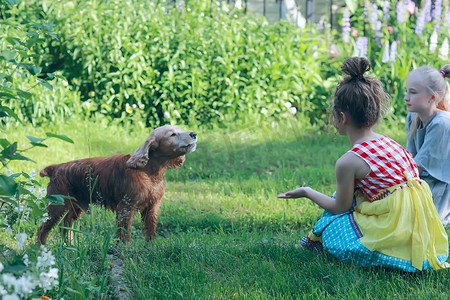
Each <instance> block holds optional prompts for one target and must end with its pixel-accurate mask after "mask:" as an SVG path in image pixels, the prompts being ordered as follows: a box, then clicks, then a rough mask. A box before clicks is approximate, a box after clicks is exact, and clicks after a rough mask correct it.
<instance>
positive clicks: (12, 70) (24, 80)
mask: <svg viewBox="0 0 450 300" xmlns="http://www.w3.org/2000/svg"><path fill="white" fill-rule="evenodd" d="M11 4H13V5H11ZM16 4H17V1H0V10H1V11H2V16H1V17H0V26H1V28H2V32H1V34H0V82H1V84H0V98H1V99H2V103H1V104H0V117H5V116H10V117H13V118H12V119H11V118H10V119H3V120H2V121H3V122H5V123H11V122H12V121H13V120H14V122H20V121H19V120H23V121H28V122H32V123H33V124H37V123H40V122H43V121H45V122H48V121H56V120H61V119H63V118H64V117H67V116H73V114H74V112H77V111H79V110H80V109H81V108H80V104H81V103H80V100H79V93H77V92H72V91H71V88H70V87H68V85H67V81H66V80H65V79H64V77H62V76H61V75H60V74H59V73H58V72H45V71H43V70H42V69H41V68H40V67H38V66H37V65H39V64H40V61H41V56H42V55H43V53H44V50H45V42H46V41H47V40H53V39H54V38H56V36H55V34H54V33H53V32H52V28H53V25H51V24H46V23H42V22H41V20H39V18H38V17H39V14H37V13H35V14H33V12H36V10H34V9H33V6H31V9H30V10H26V9H25V7H24V5H25V4H22V3H21V4H20V5H16ZM27 5H28V4H27ZM34 21H35V23H34ZM50 82H52V84H50ZM50 91H54V93H51V92H50Z"/></svg>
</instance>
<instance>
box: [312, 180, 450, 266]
mask: <svg viewBox="0 0 450 300" xmlns="http://www.w3.org/2000/svg"><path fill="white" fill-rule="evenodd" d="M380 194H381V195H383V197H384V198H382V199H381V200H377V201H373V202H369V201H368V200H367V198H366V197H365V196H364V195H362V193H360V192H358V191H357V192H356V193H355V201H354V205H353V208H352V209H351V210H350V211H348V212H346V213H343V214H339V215H333V214H331V213H330V212H327V211H325V212H324V214H323V216H322V218H321V219H320V220H319V221H318V222H317V223H316V225H315V226H314V229H313V232H312V234H311V233H310V234H309V238H310V239H311V240H312V241H321V242H322V244H323V247H324V249H325V250H326V251H327V252H329V253H331V254H332V255H333V256H335V257H336V258H338V259H339V260H341V261H345V262H350V263H357V264H360V265H363V266H384V267H388V268H394V269H400V270H403V271H407V272H417V271H421V270H439V269H443V268H447V267H450V265H449V264H448V263H446V262H445V261H446V260H447V258H448V237H447V233H446V232H445V229H444V227H443V225H442V222H441V220H440V218H439V215H438V213H437V211H436V208H435V207H434V204H433V200H432V195H431V191H430V188H429V187H428V185H427V183H426V182H425V181H422V180H421V179H419V178H408V181H407V182H405V183H403V184H400V185H397V186H393V187H391V188H389V189H387V190H385V191H383V192H382V193H380Z"/></svg>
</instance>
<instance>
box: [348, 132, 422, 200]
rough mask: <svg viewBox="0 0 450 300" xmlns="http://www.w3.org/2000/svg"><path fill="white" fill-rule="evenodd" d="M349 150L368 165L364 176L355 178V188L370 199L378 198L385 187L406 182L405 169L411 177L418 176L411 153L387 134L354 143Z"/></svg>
mask: <svg viewBox="0 0 450 300" xmlns="http://www.w3.org/2000/svg"><path fill="white" fill-rule="evenodd" d="M349 152H352V153H354V154H356V155H357V156H359V157H361V158H362V159H363V160H364V161H365V162H366V163H367V164H368V165H369V167H370V172H369V174H368V175H367V176H366V177H364V178H363V179H356V180H355V188H359V189H360V191H361V192H362V193H363V194H365V195H366V196H367V197H368V198H369V200H370V201H374V200H378V198H379V197H376V196H377V195H378V194H379V193H381V192H382V191H383V190H385V189H386V188H389V187H391V186H394V185H397V184H401V183H404V182H406V181H407V179H406V177H405V175H404V172H405V171H407V172H408V173H409V174H410V175H411V177H418V176H419V171H418V169H417V165H416V163H415V162H414V159H413V158H412V155H411V153H409V152H408V151H406V150H405V149H404V148H403V147H402V146H401V145H399V144H398V143H397V142H395V141H394V140H392V139H390V138H388V137H387V136H383V137H382V138H380V139H377V140H371V141H367V142H363V143H360V144H356V145H354V146H353V148H352V149H351V150H350V151H349ZM378 196H379V195H378Z"/></svg>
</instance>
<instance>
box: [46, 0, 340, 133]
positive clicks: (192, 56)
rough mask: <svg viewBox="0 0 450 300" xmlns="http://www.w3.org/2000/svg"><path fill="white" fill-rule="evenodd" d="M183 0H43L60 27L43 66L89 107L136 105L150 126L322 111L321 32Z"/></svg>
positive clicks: (327, 89)
mask: <svg viewBox="0 0 450 300" xmlns="http://www.w3.org/2000/svg"><path fill="white" fill-rule="evenodd" d="M186 2H187V4H186V6H185V7H183V8H182V9H180V8H173V7H172V6H171V5H168V4H165V1H142V0H126V1H119V0H108V1H89V2H88V1H70V2H67V1H64V2H54V1H43V4H44V5H43V7H44V11H45V12H46V16H47V17H48V19H49V20H50V21H51V22H52V23H54V24H56V27H55V29H56V32H57V33H58V36H59V37H60V40H59V41H53V42H52V43H51V44H50V49H49V53H50V54H51V55H52V57H51V58H49V59H47V61H48V62H52V63H51V65H49V66H48V69H49V71H54V69H53V67H55V66H58V67H61V68H62V71H63V74H64V76H66V77H67V78H68V81H69V82H70V84H72V85H74V86H76V87H77V89H79V90H80V91H81V93H82V99H83V101H84V107H86V108H88V109H89V110H90V111H92V112H93V113H99V114H101V115H103V116H107V117H110V118H122V119H124V118H127V117H128V116H133V115H138V116H142V117H144V118H145V119H146V121H147V123H148V124H150V125H152V126H155V125H160V124H162V123H167V122H173V123H177V124H185V123H189V122H195V123H197V124H203V125H208V124H209V125H210V124H212V123H215V124H220V123H225V124H227V123H230V122H235V121H236V120H244V122H245V121H252V122H254V121H255V119H256V120H261V119H265V118H267V117H275V118H284V117H286V115H289V114H292V113H296V112H297V111H300V112H301V113H302V115H303V116H305V117H307V118H309V119H310V120H311V121H312V122H319V121H320V120H322V117H323V115H324V114H325V113H326V106H327V105H326V100H327V99H329V98H330V93H331V91H332V89H331V87H333V86H334V82H335V79H334V78H331V79H329V80H327V79H323V78H322V77H321V74H322V72H321V64H322V61H323V55H324V53H326V52H327V49H328V46H327V40H326V39H325V40H324V39H323V37H322V36H321V35H319V34H317V33H316V32H315V30H311V31H301V30H300V29H297V28H295V27H293V26H291V25H290V24H289V23H287V22H279V23H275V24H269V23H268V22H267V21H266V20H265V19H264V18H262V17H257V16H254V15H243V14H242V12H241V11H234V12H233V13H230V12H227V7H228V6H224V7H221V6H217V5H216V4H215V2H214V3H213V4H211V2H210V1H186Z"/></svg>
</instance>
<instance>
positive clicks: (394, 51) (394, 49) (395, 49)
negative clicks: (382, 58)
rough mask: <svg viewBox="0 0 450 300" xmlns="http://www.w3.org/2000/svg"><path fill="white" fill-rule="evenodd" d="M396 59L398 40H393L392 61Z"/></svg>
mask: <svg viewBox="0 0 450 300" xmlns="http://www.w3.org/2000/svg"><path fill="white" fill-rule="evenodd" d="M396 59H397V41H393V42H392V44H391V56H390V61H391V62H395V60H396Z"/></svg>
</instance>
